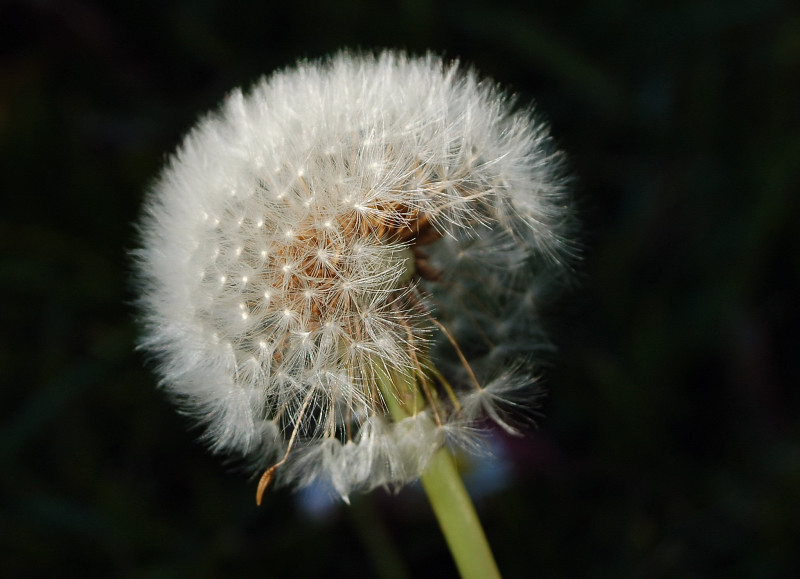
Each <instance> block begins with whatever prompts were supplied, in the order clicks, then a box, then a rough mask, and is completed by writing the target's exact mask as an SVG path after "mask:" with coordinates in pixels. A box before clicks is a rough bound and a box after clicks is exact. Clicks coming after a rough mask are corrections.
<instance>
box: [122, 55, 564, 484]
mask: <svg viewBox="0 0 800 579" xmlns="http://www.w3.org/2000/svg"><path fill="white" fill-rule="evenodd" d="M512 104H513V103H511V102H510V101H509V100H508V99H507V98H506V97H505V96H504V94H503V93H502V92H501V91H500V90H499V89H498V88H497V87H496V86H494V85H493V84H492V83H489V82H485V81H484V82H480V81H479V80H478V79H477V77H476V76H475V74H474V73H473V72H471V71H468V70H463V69H461V68H459V66H458V65H457V64H444V63H443V62H442V61H441V60H440V59H438V58H436V57H434V56H428V57H425V58H420V59H416V58H410V57H407V56H405V55H403V54H397V53H392V52H385V53H382V54H380V55H378V56H363V55H355V54H352V53H347V52H345V53H340V54H338V55H336V56H334V57H333V58H331V59H330V60H327V61H324V62H315V63H301V64H299V65H298V66H297V67H296V68H292V69H288V70H285V71H283V72H279V73H276V74H274V75H273V76H272V77H271V78H269V79H265V80H262V81H261V82H259V83H258V84H257V85H256V86H255V87H254V88H253V89H252V90H251V91H250V92H249V93H248V94H244V93H242V92H241V91H239V90H237V91H234V92H233V93H231V94H230V95H229V96H228V97H227V99H226V100H225V102H224V103H223V104H222V107H221V108H220V110H219V111H218V112H216V113H214V114H212V115H210V116H207V117H205V118H203V119H202V120H201V121H200V122H199V124H198V125H197V126H196V127H195V128H194V129H193V130H192V131H191V132H190V133H189V135H188V136H187V137H186V138H185V140H184V142H183V144H182V145H181V147H180V148H179V149H178V151H177V152H176V153H175V155H173V157H172V158H171V159H170V161H169V164H168V166H167V167H166V168H165V169H164V171H163V173H162V174H161V176H160V178H159V179H158V181H157V182H156V184H155V186H154V187H153V189H152V191H151V194H150V196H149V199H148V201H147V205H146V211H145V215H144V217H143V218H142V220H141V223H140V230H141V238H142V249H140V250H139V251H138V252H137V254H136V257H137V270H138V278H139V280H140V282H141V285H142V290H143V291H142V298H141V300H140V303H141V310H142V312H143V317H144V320H145V325H146V336H145V337H144V339H143V340H142V346H143V347H144V348H145V349H146V350H148V351H149V352H150V353H152V354H153V355H154V356H155V357H156V358H157V359H158V360H159V372H160V375H161V379H162V384H163V386H164V387H165V388H166V389H168V390H169V391H170V392H171V393H172V394H174V395H175V398H176V399H177V401H178V403H179V404H180V405H181V406H182V407H183V408H184V409H186V410H188V411H190V412H192V413H193V414H195V415H196V416H197V418H198V419H199V420H200V421H201V422H202V423H203V424H204V425H205V427H206V430H205V433H206V434H205V436H206V438H207V440H208V442H209V443H210V445H211V446H212V447H213V448H214V450H217V451H224V452H233V453H239V454H241V455H244V456H247V457H249V458H250V459H252V461H253V462H254V463H255V464H257V465H258V466H260V467H261V468H263V467H265V466H269V465H270V464H274V463H275V461H276V460H280V462H279V463H278V464H279V465H282V468H280V469H278V470H277V471H276V473H275V474H276V477H277V480H278V481H281V482H284V483H288V482H295V483H296V484H298V485H303V484H309V483H311V482H313V481H315V480H317V479H321V480H326V481H328V482H329V483H330V484H332V485H333V487H334V488H335V489H336V491H337V492H339V493H340V494H341V495H342V496H343V497H346V496H347V495H348V494H349V493H350V492H351V491H353V490H359V489H370V488H373V487H375V486H377V485H385V484H389V485H391V484H395V485H396V484H403V483H405V482H407V481H409V480H412V479H414V478H416V477H417V476H419V474H420V472H421V470H422V469H423V468H424V467H425V465H426V463H427V460H428V458H429V457H430V456H431V455H432V454H433V452H434V451H435V450H436V449H437V448H438V447H439V446H440V445H441V444H442V443H443V440H444V439H445V437H446V436H450V434H448V433H453V432H456V433H457V432H458V430H459V429H460V428H462V427H463V432H468V431H469V432H471V431H472V430H473V429H474V425H475V423H476V422H477V421H480V420H482V418H483V417H484V416H488V417H490V418H494V419H496V420H498V421H499V422H500V423H501V425H502V426H503V427H504V428H506V429H508V430H510V429H511V428H512V427H511V426H509V424H508V422H507V412H506V411H507V410H513V408H510V409H504V410H503V411H502V412H501V411H500V410H498V406H502V404H503V399H504V396H505V395H506V394H508V393H510V392H513V393H514V397H509V400H510V401H511V405H512V406H513V405H516V404H517V403H518V402H517V401H518V400H519V399H520V398H519V391H520V390H522V389H523V386H526V385H527V384H529V383H530V379H529V378H530V372H531V369H530V365H529V364H528V360H529V359H530V357H531V352H532V351H534V350H535V349H536V348H537V347H540V346H541V344H542V343H543V342H542V338H541V335H540V332H539V330H538V324H537V323H536V321H535V320H534V319H532V317H531V316H532V313H533V306H534V302H537V300H535V299H533V298H535V291H534V288H535V287H538V285H539V281H538V280H539V279H540V278H539V277H538V276H539V275H542V274H543V272H544V270H545V269H548V270H549V269H556V268H557V267H556V266H558V264H559V263H560V258H561V256H563V255H564V253H565V242H564V237H563V234H564V223H566V222H567V221H568V215H567V213H566V211H567V210H566V209H565V202H564V192H563V186H562V179H561V177H560V170H561V169H560V155H559V153H558V152H556V151H554V150H553V149H552V148H551V145H550V143H549V137H548V133H547V130H546V128H545V127H543V126H542V125H541V124H540V123H538V122H537V121H536V120H535V119H534V118H533V117H532V116H531V114H530V112H529V111H523V112H514V110H513V109H512ZM542 263H544V264H546V265H545V266H542V265H541V264H542ZM198 272H200V273H198ZM510 368H513V370H510ZM381 376H391V377H394V378H395V379H396V378H398V377H403V376H405V377H406V383H409V380H410V383H412V384H415V385H416V386H414V387H412V388H411V390H412V391H413V392H410V391H409V388H406V391H405V392H404V391H403V390H402V388H401V387H398V390H397V391H396V392H395V393H394V394H387V391H386V386H385V384H384V383H382V382H381ZM383 382H385V380H384V381H383ZM400 382H403V381H402V380H400ZM482 382H485V383H486V385H487V386H488V387H487V388H486V389H484V388H483V387H482V386H481V383H482ZM417 394H419V398H420V399H421V400H420V403H408V397H409V396H412V397H413V396H416V395H417ZM387 395H393V396H397V398H398V401H400V402H403V403H404V404H406V408H407V409H408V414H409V417H408V418H407V419H404V420H397V421H394V420H392V419H391V418H390V416H389V412H388V407H389V406H390V405H389V404H388V403H387V400H386V399H385V397H386V396H387ZM423 399H424V401H425V403H424V404H423V403H422V400H423ZM404 400H405V402H404ZM452 438H453V439H455V440H462V439H464V440H466V439H468V438H469V437H468V436H460V435H458V434H456V435H454V436H453V437H452ZM281 457H282V458H281ZM271 472H272V471H270V476H269V477H268V478H271V476H272V474H271Z"/></svg>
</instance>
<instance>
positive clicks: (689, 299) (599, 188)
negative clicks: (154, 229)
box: [0, 0, 800, 578]
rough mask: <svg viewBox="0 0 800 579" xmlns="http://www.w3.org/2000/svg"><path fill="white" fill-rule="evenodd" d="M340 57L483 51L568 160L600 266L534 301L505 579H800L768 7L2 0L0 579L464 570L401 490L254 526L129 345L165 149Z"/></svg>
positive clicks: (791, 140)
mask: <svg viewBox="0 0 800 579" xmlns="http://www.w3.org/2000/svg"><path fill="white" fill-rule="evenodd" d="M343 46H351V47H361V48H365V49H370V48H374V47H383V46H390V47H400V48H406V49H408V50H411V51H413V52H424V51H426V50H428V49H431V50H434V51H436V52H439V53H444V54H446V55H447V56H449V57H458V58H461V59H462V60H464V61H465V62H468V63H472V64H474V65H475V66H476V67H477V68H478V69H479V70H480V71H481V72H482V73H484V74H486V75H490V76H492V77H493V78H495V79H496V80H498V81H500V82H501V83H503V84H504V85H506V86H508V87H510V89H512V90H513V91H515V92H516V93H517V94H518V95H519V97H520V100H521V102H523V103H526V102H530V101H531V100H533V99H535V100H536V102H537V106H538V109H539V111H540V113H542V114H543V115H545V116H546V118H547V119H548V120H549V122H550V123H551V124H552V127H553V132H554V134H555V136H556V138H557V140H558V142H559V143H560V145H561V146H562V147H563V148H564V149H566V150H567V151H568V152H569V154H570V164H571V167H572V169H573V171H574V173H575V175H576V180H575V198H576V205H577V207H578V209H579V211H580V213H581V219H582V221H583V223H584V231H583V233H582V240H583V243H584V246H585V249H584V254H583V259H582V260H581V262H580V263H579V264H578V265H577V267H576V279H577V283H576V284H575V287H574V288H573V289H572V290H571V291H570V292H569V293H568V294H567V295H566V296H565V297H564V298H563V299H562V300H561V301H560V302H559V303H557V304H553V306H552V307H551V308H550V309H549V310H548V318H549V325H550V328H551V334H552V337H553V340H554V342H555V343H556V344H557V345H558V346H559V352H558V354H557V355H556V356H554V357H553V359H552V360H550V362H552V366H551V367H548V368H547V369H546V370H545V375H546V377H547V382H548V387H549V389H550V391H551V394H550V396H549V398H548V399H547V401H546V402H545V407H544V413H545V418H543V419H542V420H541V422H540V427H539V430H538V431H537V432H534V433H531V435H530V436H529V437H528V438H527V439H525V440H505V439H503V440H500V441H499V443H498V444H500V445H501V447H500V448H501V449H502V454H504V455H505V458H504V460H506V461H508V466H509V470H508V471H507V472H506V475H505V476H506V478H504V479H503V480H502V482H503V484H501V485H499V488H497V489H495V490H494V491H492V492H491V493H488V494H486V495H484V496H482V497H481V498H480V499H479V501H478V507H479V510H480V512H481V516H482V518H483V519H484V521H485V523H486V527H487V532H488V534H489V537H490V540H491V542H492V543H493V545H494V547H495V549H496V554H497V558H498V561H499V564H500V567H501V568H502V569H504V571H505V573H506V576H507V577H528V576H547V577H789V576H797V575H800V557H799V556H798V555H797V554H796V553H795V550H796V542H797V540H796V537H798V536H800V423H798V409H800V394H798V391H797V385H798V383H799V382H800V368H799V367H800V364H799V363H798V356H797V351H798V345H799V344H798V338H797V334H798V332H797V324H798V322H800V316H798V304H797V290H798V285H799V284H798V274H799V273H800V257H798V256H800V243H799V242H798V235H797V230H796V228H797V220H798V217H800V210H799V209H800V207H798V204H799V203H798V185H800V171H799V170H798V167H799V166H800V86H799V85H800V8H798V6H797V5H796V4H794V3H792V2H788V1H779V0H731V1H722V0H702V1H700V2H696V1H681V2H649V3H642V2H634V1H632V0H587V1H583V2H569V3H560V2H553V1H545V2H522V1H518V2H504V3H501V2H493V3H487V2H478V1H476V0H462V1H459V2H455V1H453V0H444V1H441V2H433V1H429V0H400V1H395V2H386V3H380V4H379V3H373V2H367V1H365V0H357V1H354V2H321V1H307V2H304V3H296V4H292V3H289V2H285V3H282V4H281V5H279V6H269V5H268V4H267V3H251V2H244V1H242V0H228V1H226V2H221V1H218V0H217V1H213V0H204V1H194V2H189V1H187V0H172V1H170V0H161V1H159V2H154V1H152V0H145V1H139V2H114V3H111V2H109V3H107V4H103V3H100V2H91V1H88V0H70V1H59V0H51V1H38V2H23V1H7V2H4V3H3V4H2V5H0V168H2V172H1V173H0V174H1V175H2V191H3V200H2V210H0V292H2V294H1V295H2V304H3V305H2V308H1V309H0V316H1V317H0V320H1V321H2V324H1V325H0V328H2V333H0V340H2V341H1V342H0V379H2V389H1V390H0V408H1V409H2V410H0V412H2V419H1V422H0V575H2V576H3V577H8V578H12V577H34V576H36V577H59V576H74V575H75V574H78V573H79V574H81V575H89V574H91V573H94V574H97V575H98V576H104V577H106V576H121V577H137V578H138V577H141V578H151V577H184V576H186V577H188V576H191V577H228V576H241V577H243V576H248V577H260V576H277V577H347V576H378V575H379V574H382V576H386V577H391V576H397V575H398V573H399V568H398V567H399V565H397V564H386V561H389V560H390V559H387V557H391V555H382V554H381V553H383V552H386V553H391V552H392V550H395V551H396V552H398V553H399V555H400V557H401V558H402V560H403V561H404V562H405V565H406V566H407V568H408V571H409V572H410V573H411V574H412V575H413V576H452V575H453V574H454V572H455V571H454V569H453V566H452V564H451V562H450V561H449V555H448V553H447V550H446V548H445V546H444V544H443V542H442V540H441V538H440V536H439V533H438V529H437V528H436V526H435V522H434V520H433V518H432V516H431V514H430V513H429V510H428V507H427V506H426V504H425V502H424V498H423V497H422V495H421V494H420V493H419V492H417V491H416V490H415V489H413V488H412V489H409V490H407V491H404V492H403V493H401V494H400V495H399V496H397V497H388V496H387V495H384V494H383V493H373V495H371V496H369V497H366V498H365V499H363V500H362V501H361V502H360V503H359V504H356V505H355V506H354V507H353V508H342V507H340V506H333V507H330V508H329V509H327V510H325V511H324V512H323V513H322V514H317V515H314V514H311V512H310V511H309V510H308V508H307V504H308V503H307V502H304V501H303V500H302V499H301V498H296V497H295V495H291V494H289V493H288V492H286V491H275V492H271V493H270V495H269V497H268V499H267V501H266V505H265V506H263V507H262V508H261V509H258V510H257V509H255V508H254V505H253V490H254V485H253V482H252V481H248V480H247V479H246V478H245V477H244V476H243V475H242V474H240V473H237V472H235V471H232V470H231V469H229V468H226V467H225V466H224V465H223V464H222V461H221V460H220V459H219V458H217V457H213V456H210V455H208V453H206V451H205V450H204V449H203V448H202V447H201V446H200V445H198V444H197V443H196V442H195V440H194V438H195V435H196V432H189V431H187V430H186V428H187V426H189V424H188V421H187V420H186V419H185V418H183V417H181V416H179V415H176V414H175V412H174V410H173V408H172V407H171V405H170V403H169V402H168V401H167V400H166V398H165V396H163V394H162V393H161V392H159V391H158V390H157V389H156V387H155V383H154V378H153V376H152V374H151V373H150V372H149V371H148V369H147V368H146V367H145V366H144V361H143V360H142V358H141V357H140V356H139V355H138V354H136V353H135V352H134V350H133V344H134V340H135V336H136V328H135V326H134V323H133V321H132V308H131V307H130V305H129V303H130V301H131V299H132V298H133V294H132V289H131V288H130V286H129V282H128V277H129V273H128V272H129V260H128V256H127V252H128V251H129V250H130V249H131V248H132V247H133V246H134V244H135V234H134V230H133V227H132V225H131V223H132V222H133V221H134V220H135V218H136V216H137V213H138V211H139V206H140V203H141V200H142V195H143V192H144V191H145V190H146V188H147V186H148V184H149V182H150V181H151V179H153V178H154V176H155V175H156V173H157V172H158V170H159V167H160V166H161V165H162V163H163V160H164V158H165V155H167V154H169V152H171V151H172V150H173V149H174V147H175V146H176V144H177V143H178V142H179V139H180V137H181V135H182V134H183V133H184V132H185V131H186V130H187V129H188V128H189V127H190V126H191V124H192V123H193V121H194V119H195V118H196V117H197V115H198V114H201V113H203V112H205V111H207V110H208V109H210V108H212V107H213V106H215V105H216V104H217V103H218V102H219V101H220V99H221V98H222V97H223V96H224V94H225V93H226V92H227V91H229V90H230V89H231V88H233V87H234V86H237V85H248V84H250V83H252V82H253V81H254V80H255V79H257V78H258V77H259V76H261V75H262V74H268V73H269V72H270V71H272V70H274V69H275V68H277V67H281V66H286V65H289V64H291V63H293V62H294V61H295V60H296V59H297V58H300V57H317V56H322V55H324V54H327V53H330V52H331V51H333V50H335V49H337V48H340V47H343ZM495 486H497V485H495ZM477 490H480V489H477ZM304 505H306V506H305V507H304ZM381 525H382V526H383V527H384V528H383V529H382V530H381V527H380V526H381Z"/></svg>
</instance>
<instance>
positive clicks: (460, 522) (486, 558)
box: [377, 371, 500, 579]
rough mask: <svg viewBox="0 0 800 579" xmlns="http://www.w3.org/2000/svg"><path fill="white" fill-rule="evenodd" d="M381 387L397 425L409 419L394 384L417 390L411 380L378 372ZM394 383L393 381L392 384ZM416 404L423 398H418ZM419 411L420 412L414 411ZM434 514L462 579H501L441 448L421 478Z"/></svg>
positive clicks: (450, 461) (469, 503) (452, 464)
mask: <svg viewBox="0 0 800 579" xmlns="http://www.w3.org/2000/svg"><path fill="white" fill-rule="evenodd" d="M377 377H378V385H379V388H380V390H381V393H382V394H383V397H384V400H385V401H386V405H387V406H388V407H389V412H390V414H391V415H392V417H393V418H394V419H395V420H396V421H400V420H402V419H404V418H408V416H409V412H408V407H407V406H404V405H403V402H401V400H398V398H397V389H396V386H395V381H396V382H400V385H401V386H405V387H407V388H408V389H409V390H410V389H415V388H416V385H415V383H414V380H413V379H412V378H411V377H409V376H401V375H397V374H395V375H394V376H392V377H389V376H386V375H385V374H383V372H381V371H378V372H377ZM393 379H394V380H393ZM416 399H417V400H421V399H422V396H421V395H418V396H417V397H416ZM415 411H419V408H417V409H415ZM421 480H422V486H423V488H424V489H425V493H426V494H427V495H428V500H429V501H430V503H431V507H433V512H434V514H435V515H436V518H437V520H438V521H439V526H440V527H441V529H442V533H443V534H444V538H445V540H446V541H447V545H448V547H450V553H451V554H452V555H453V559H454V560H455V563H456V567H458V571H459V573H460V574H461V577H462V578H463V579H494V578H497V579H499V578H500V571H499V570H498V568H497V563H495V560H494V555H492V549H491V547H489V542H488V541H487V540H486V535H485V534H484V532H483V527H481V523H480V520H478V515H477V513H476V512H475V507H474V506H473V504H472V501H471V500H470V498H469V495H468V494H467V490H466V489H465V488H464V483H463V482H462V481H461V477H460V476H459V474H458V469H457V468H456V465H455V461H454V460H453V457H452V456H451V455H450V452H449V451H448V450H447V449H446V448H440V449H439V450H438V451H437V452H436V453H435V454H434V455H433V457H432V458H431V460H430V462H429V463H428V466H427V467H426V468H425V472H423V473H422V476H421Z"/></svg>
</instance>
